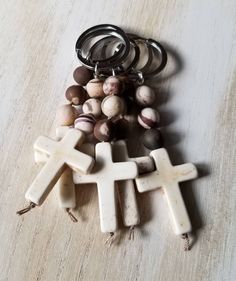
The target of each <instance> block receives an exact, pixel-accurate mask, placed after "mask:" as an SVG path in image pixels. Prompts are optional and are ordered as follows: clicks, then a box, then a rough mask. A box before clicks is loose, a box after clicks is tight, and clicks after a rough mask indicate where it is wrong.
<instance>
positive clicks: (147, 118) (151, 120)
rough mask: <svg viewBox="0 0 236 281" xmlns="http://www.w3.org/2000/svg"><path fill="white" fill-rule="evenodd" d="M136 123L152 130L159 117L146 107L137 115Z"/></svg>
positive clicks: (155, 112)
mask: <svg viewBox="0 0 236 281" xmlns="http://www.w3.org/2000/svg"><path fill="white" fill-rule="evenodd" d="M138 122H139V124H140V125H141V126H142V127H143V128H145V129H150V128H154V127H156V126H157V125H158V123H159V122H160V115H159V113H158V112H157V111H156V110H155V109H153V108H150V107H146V108H144V109H143V110H142V111H141V112H140V113H139V115H138Z"/></svg>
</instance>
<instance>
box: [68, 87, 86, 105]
mask: <svg viewBox="0 0 236 281" xmlns="http://www.w3.org/2000/svg"><path fill="white" fill-rule="evenodd" d="M65 95H66V98H67V100H68V101H70V102H72V103H73V104H75V105H79V104H83V103H84V102H85V101H86V99H87V93H86V91H85V90H84V88H83V87H82V86H80V85H73V86H70V87H69V88H68V89H67V90H66V94H65Z"/></svg>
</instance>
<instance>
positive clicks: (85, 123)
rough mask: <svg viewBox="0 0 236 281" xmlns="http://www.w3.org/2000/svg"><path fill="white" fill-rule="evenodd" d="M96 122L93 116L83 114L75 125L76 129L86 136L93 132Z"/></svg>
mask: <svg viewBox="0 0 236 281" xmlns="http://www.w3.org/2000/svg"><path fill="white" fill-rule="evenodd" d="M95 123H96V120H95V118H94V116H93V115H92V114H81V115H80V116H79V117H78V118H77V119H76V120H75V123H74V126H75V129H79V130H81V131H82V132H84V133H86V134H91V133H92V132H93V129H94V126H95Z"/></svg>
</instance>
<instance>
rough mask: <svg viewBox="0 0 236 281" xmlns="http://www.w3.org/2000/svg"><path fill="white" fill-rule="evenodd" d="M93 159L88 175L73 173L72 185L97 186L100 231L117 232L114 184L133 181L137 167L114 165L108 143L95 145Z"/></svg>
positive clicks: (128, 163)
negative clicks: (89, 184) (86, 184)
mask: <svg viewBox="0 0 236 281" xmlns="http://www.w3.org/2000/svg"><path fill="white" fill-rule="evenodd" d="M95 158H96V162H95V166H94V168H93V170H92V172H91V173H90V174H89V175H81V174H79V173H76V172H74V173H73V177H74V183H75V184H82V183H96V184H97V188H98V201H99V210H100V224H101V231H102V232H114V231H116V230H117V210H116V196H115V182H116V181H120V180H127V179H134V178H135V177H136V176H137V174H138V169H137V165H136V163H134V162H123V163H122V162H119V163H118V162H117V163H114V162H113V161H112V147H111V144H110V143H108V142H103V143H98V144H97V145H96V147H95Z"/></svg>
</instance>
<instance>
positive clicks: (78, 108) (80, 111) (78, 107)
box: [72, 104, 83, 116]
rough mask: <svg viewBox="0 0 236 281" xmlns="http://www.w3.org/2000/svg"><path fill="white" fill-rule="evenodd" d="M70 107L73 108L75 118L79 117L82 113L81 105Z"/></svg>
mask: <svg viewBox="0 0 236 281" xmlns="http://www.w3.org/2000/svg"><path fill="white" fill-rule="evenodd" d="M72 106H73V107H74V109H75V110H76V112H77V116H79V115H80V114H82V113H83V105H82V104H79V105H74V104H72Z"/></svg>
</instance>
